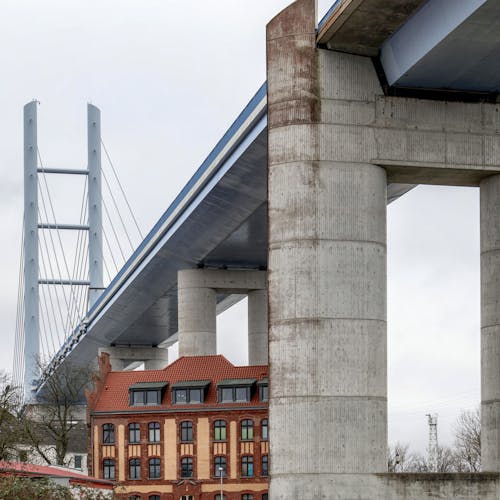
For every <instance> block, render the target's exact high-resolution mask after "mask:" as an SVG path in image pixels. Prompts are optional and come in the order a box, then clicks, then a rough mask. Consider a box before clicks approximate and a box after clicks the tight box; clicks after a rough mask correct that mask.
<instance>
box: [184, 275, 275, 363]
mask: <svg viewBox="0 0 500 500" xmlns="http://www.w3.org/2000/svg"><path fill="white" fill-rule="evenodd" d="M266 287H267V283H266V271H252V270H237V271H236V270H220V269H185V270H183V271H179V273H178V304H179V312H178V317H179V355H180V356H204V355H211V354H216V353H217V334H216V298H217V292H220V293H228V294H233V293H235V294H244V293H248V294H249V310H248V325H249V329H248V331H249V340H248V342H249V356H250V357H251V359H252V360H262V363H256V364H266V363H267V303H266V293H265V290H266ZM253 294H255V295H253ZM250 296H252V297H250ZM254 316H255V317H254Z"/></svg>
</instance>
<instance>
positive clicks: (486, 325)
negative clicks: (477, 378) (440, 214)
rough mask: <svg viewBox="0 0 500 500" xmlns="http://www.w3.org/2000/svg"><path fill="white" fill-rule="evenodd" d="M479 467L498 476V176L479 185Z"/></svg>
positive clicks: (499, 228)
mask: <svg viewBox="0 0 500 500" xmlns="http://www.w3.org/2000/svg"><path fill="white" fill-rule="evenodd" d="M480 193H481V463H482V470H483V471H485V472H500V175H495V176H492V177H487V178H486V179H484V180H483V181H481V185H480Z"/></svg>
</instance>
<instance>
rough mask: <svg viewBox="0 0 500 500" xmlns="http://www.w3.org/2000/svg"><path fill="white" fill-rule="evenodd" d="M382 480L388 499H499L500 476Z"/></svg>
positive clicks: (385, 477)
mask: <svg viewBox="0 0 500 500" xmlns="http://www.w3.org/2000/svg"><path fill="white" fill-rule="evenodd" d="M379 479H380V480H381V481H383V483H384V485H383V487H382V488H381V490H382V491H384V490H385V495H386V496H385V498H386V499H387V500H426V499H437V498H441V499H453V500H471V499H474V500H498V498H500V475H499V474H380V475H379ZM350 498H352V497H350ZM372 498H375V497H372ZM381 498H382V497H381Z"/></svg>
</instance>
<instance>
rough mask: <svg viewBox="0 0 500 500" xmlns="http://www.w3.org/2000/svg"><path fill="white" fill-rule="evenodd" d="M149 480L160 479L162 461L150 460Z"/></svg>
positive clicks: (157, 459)
mask: <svg viewBox="0 0 500 500" xmlns="http://www.w3.org/2000/svg"><path fill="white" fill-rule="evenodd" d="M149 479H160V459H159V458H150V459H149Z"/></svg>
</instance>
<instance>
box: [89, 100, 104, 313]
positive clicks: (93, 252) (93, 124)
mask: <svg viewBox="0 0 500 500" xmlns="http://www.w3.org/2000/svg"><path fill="white" fill-rule="evenodd" d="M87 134H88V171H89V182H88V207H89V208H88V211H89V281H90V287H89V307H92V306H93V305H94V303H95V302H96V300H97V299H98V298H99V296H100V295H101V293H102V291H103V276H102V269H103V262H102V195H101V112H100V111H99V109H98V108H97V107H95V106H93V105H92V104H88V105H87Z"/></svg>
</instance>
